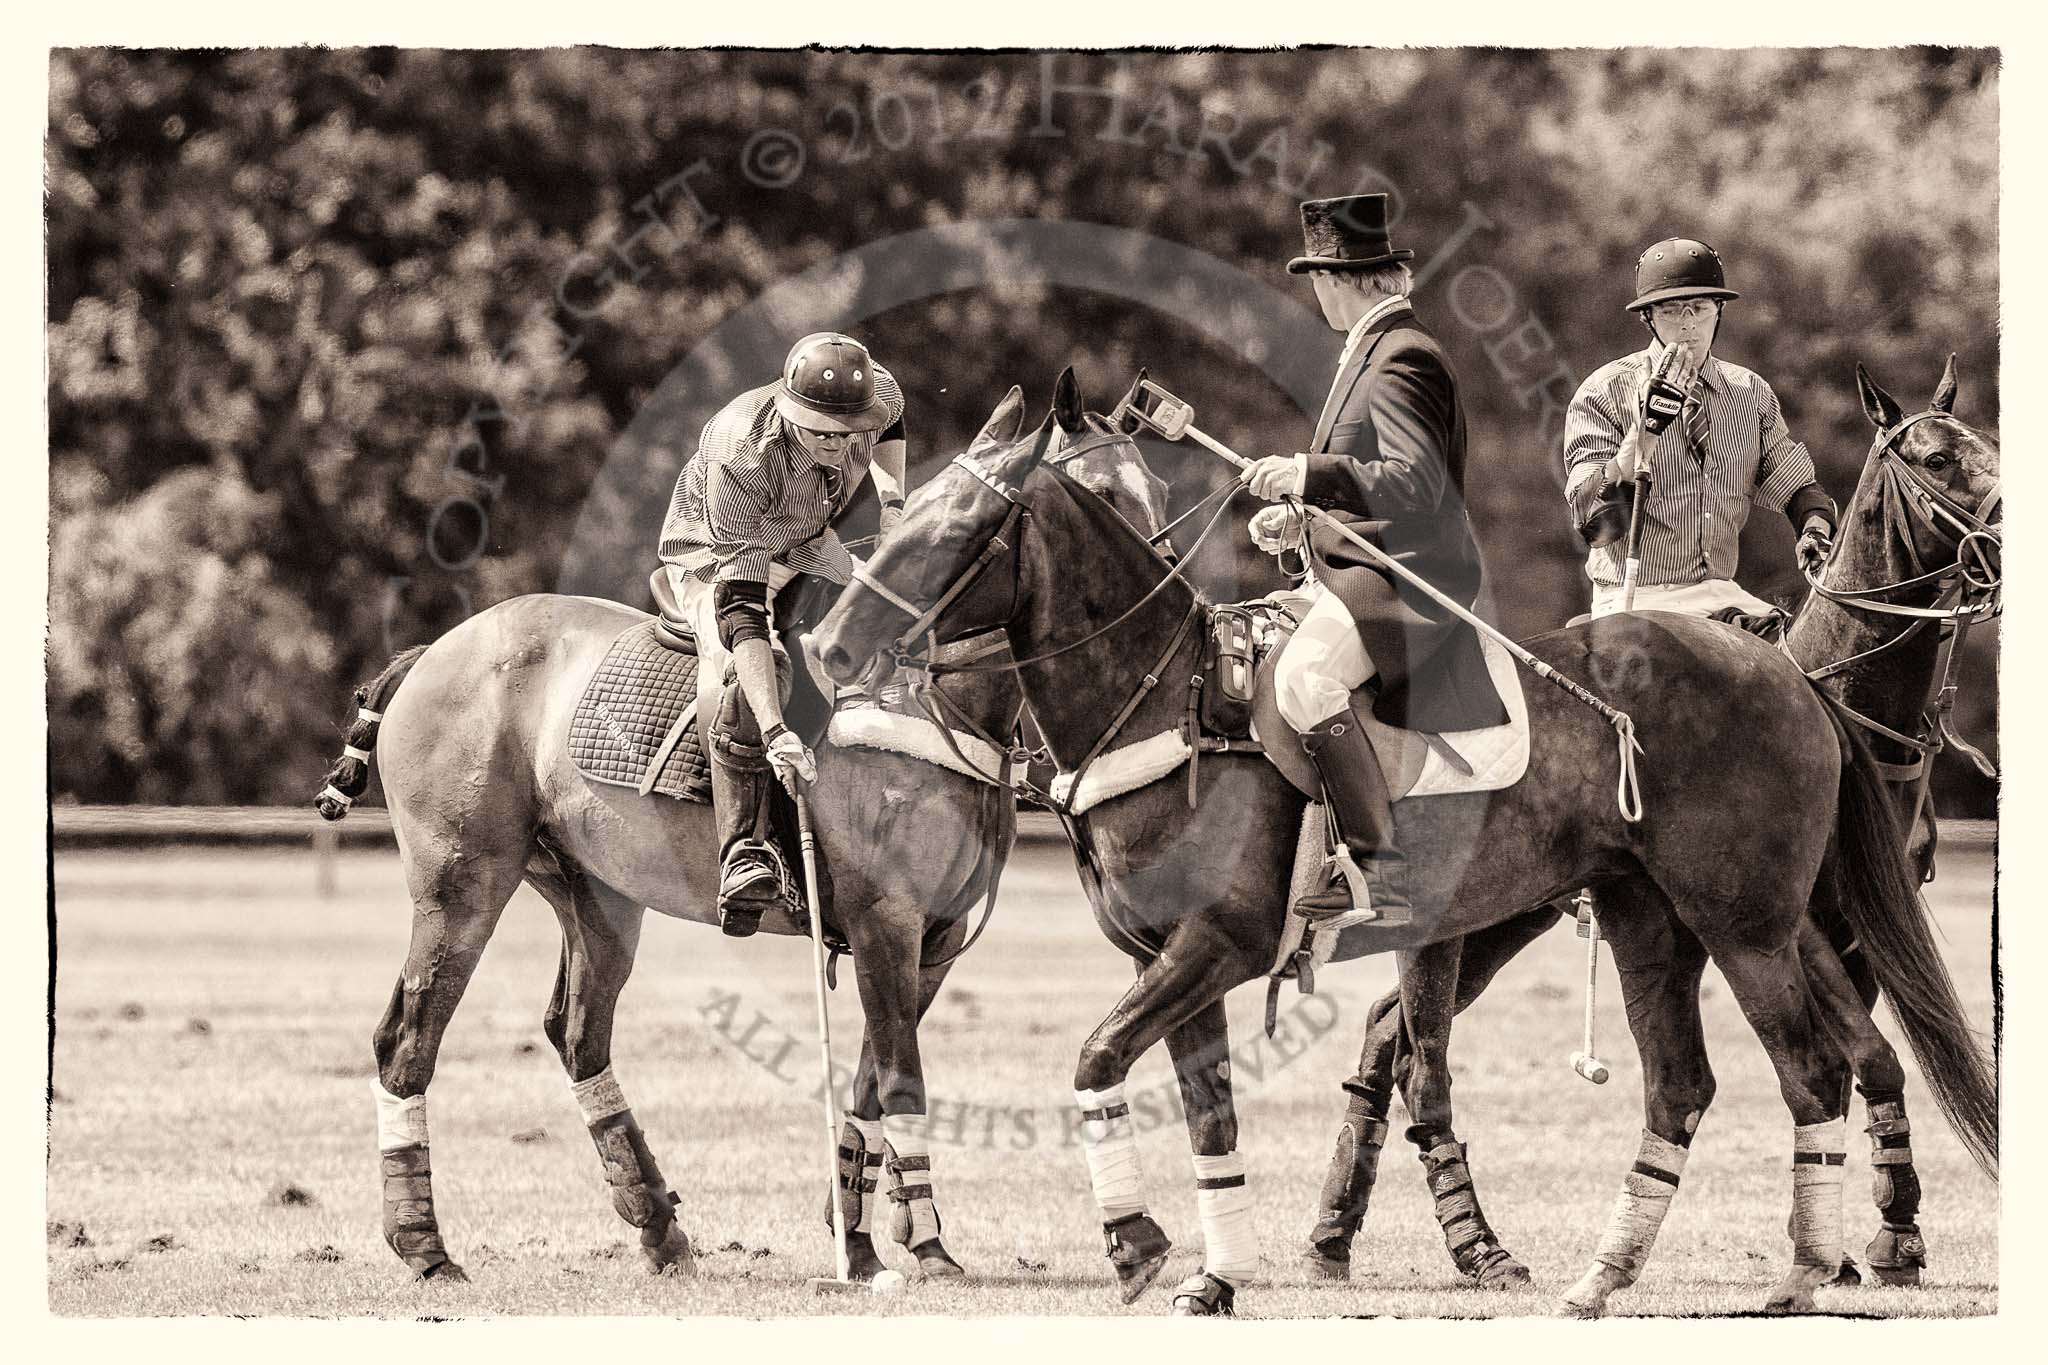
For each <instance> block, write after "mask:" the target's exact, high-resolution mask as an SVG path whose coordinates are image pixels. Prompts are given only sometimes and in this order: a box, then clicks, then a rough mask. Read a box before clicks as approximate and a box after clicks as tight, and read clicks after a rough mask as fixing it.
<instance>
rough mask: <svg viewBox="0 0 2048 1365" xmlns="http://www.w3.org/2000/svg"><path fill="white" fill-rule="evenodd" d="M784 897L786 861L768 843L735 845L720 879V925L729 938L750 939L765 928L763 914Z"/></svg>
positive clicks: (728, 855) (750, 841)
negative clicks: (783, 864) (749, 937)
mask: <svg viewBox="0 0 2048 1365" xmlns="http://www.w3.org/2000/svg"><path fill="white" fill-rule="evenodd" d="M781 900H782V864H781V860H780V859H779V858H777V857H776V856H775V851H774V850H773V849H771V848H770V847H768V845H766V844H762V843H757V842H754V841H753V840H748V841H746V842H744V843H740V844H735V845H734V846H733V850H732V852H730V853H728V854H727V855H726V857H725V866H724V868H723V869H721V871H720V874H719V881H718V927H719V928H720V929H721V930H723V931H724V932H725V934H726V936H727V937H728V938H746V937H748V936H749V935H751V934H753V933H754V932H755V931H756V930H758V929H759V928H760V927H761V916H762V915H763V914H765V913H766V912H767V910H768V908H769V907H770V906H772V905H775V904H777V903H778V902H780V901H781Z"/></svg>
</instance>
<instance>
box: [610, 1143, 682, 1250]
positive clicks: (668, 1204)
mask: <svg viewBox="0 0 2048 1365" xmlns="http://www.w3.org/2000/svg"><path fill="white" fill-rule="evenodd" d="M590 1140H591V1141H592V1142H593V1143H595V1144H596V1146H597V1157H598V1160H599V1161H601V1162H603V1163H604V1183H605V1184H607V1185H609V1186H611V1190H612V1207H613V1208H614V1209H616V1210H617V1211H618V1215H619V1217H621V1218H623V1219H625V1220H626V1221H627V1222H628V1223H630V1224H632V1225H633V1226H634V1227H636V1228H638V1229H640V1245H641V1246H643V1247H658V1246H660V1245H661V1242H662V1239H663V1238H664V1237H666V1236H667V1235H668V1225H669V1224H670V1223H673V1222H674V1221H675V1218H676V1205H677V1204H679V1203H680V1202H682V1201H681V1199H680V1198H679V1197H678V1196H677V1195H676V1194H674V1193H672V1192H671V1191H670V1190H669V1188H668V1182H667V1181H665V1180H663V1179H662V1177H661V1168H660V1167H659V1166H657V1165H655V1163H654V1154H653V1153H652V1152H650V1151H648V1150H647V1139H646V1137H644V1136H643V1135H642V1134H641V1132H640V1124H639V1121H638V1120H637V1119H635V1118H634V1117H633V1111H632V1110H631V1109H621V1110H619V1111H617V1112H616V1113H613V1114H609V1115H606V1116H605V1117H604V1118H601V1119H598V1120H596V1121H595V1122H593V1123H592V1124H591V1125H590Z"/></svg>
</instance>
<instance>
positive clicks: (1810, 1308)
mask: <svg viewBox="0 0 2048 1365" xmlns="http://www.w3.org/2000/svg"><path fill="white" fill-rule="evenodd" d="M1816 1311H1818V1309H1817V1306H1816V1305H1815V1303H1814V1301H1813V1295H1811V1294H1807V1293H1797V1294H1773V1295H1772V1296H1771V1298H1770V1301H1769V1302H1767V1303H1766V1304H1764V1312H1765V1313H1767V1314H1769V1315H1770V1316H1771V1317H1774V1318H1790V1317H1799V1316H1802V1315H1803V1314H1807V1313H1812V1312H1816Z"/></svg>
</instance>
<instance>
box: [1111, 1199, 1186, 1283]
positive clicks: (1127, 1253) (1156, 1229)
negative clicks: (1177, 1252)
mask: <svg viewBox="0 0 2048 1365" xmlns="http://www.w3.org/2000/svg"><path fill="white" fill-rule="evenodd" d="M1102 1234H1103V1238H1104V1240H1106V1241H1107V1242H1108V1243H1109V1263H1110V1265H1111V1266H1112V1267H1114V1268H1115V1270H1116V1280H1117V1297H1118V1298H1119V1299H1120V1300H1122V1301H1123V1302H1124V1303H1135V1302H1137V1299H1138V1296H1139V1295H1140V1294H1142V1293H1144V1292H1145V1291H1146V1290H1147V1289H1150V1288H1151V1287H1152V1281H1154V1280H1156V1279H1158V1278H1159V1272H1160V1271H1161V1270H1164V1269H1165V1268H1166V1253H1167V1252H1169V1251H1171V1250H1173V1241H1172V1239H1170V1238H1169V1237H1167V1235H1166V1230H1165V1229H1164V1228H1162V1227H1160V1226H1159V1224H1157V1223H1155V1222H1153V1221H1152V1217H1151V1215H1150V1214H1144V1213H1133V1214H1127V1215H1126V1216H1124V1217H1122V1218H1119V1219H1117V1220H1116V1221H1115V1222H1113V1223H1105V1224H1103V1226H1102Z"/></svg>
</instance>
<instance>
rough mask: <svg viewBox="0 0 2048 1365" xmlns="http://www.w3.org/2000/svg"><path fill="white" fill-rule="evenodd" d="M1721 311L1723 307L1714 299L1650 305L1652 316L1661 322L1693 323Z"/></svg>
mask: <svg viewBox="0 0 2048 1365" xmlns="http://www.w3.org/2000/svg"><path fill="white" fill-rule="evenodd" d="M1720 311H1721V305H1720V304H1718V303H1715V302H1714V301H1713V300H1712V299H1685V300H1682V301H1678V302H1672V303H1653V304H1651V305H1650V316H1651V317H1653V318H1656V319H1658V320H1659V321H1660V322H1676V321H1678V320H1680V319H1684V320H1686V321H1691V320H1692V319H1693V318H1696V317H1712V316H1714V314H1716V313H1718V312H1720Z"/></svg>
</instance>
